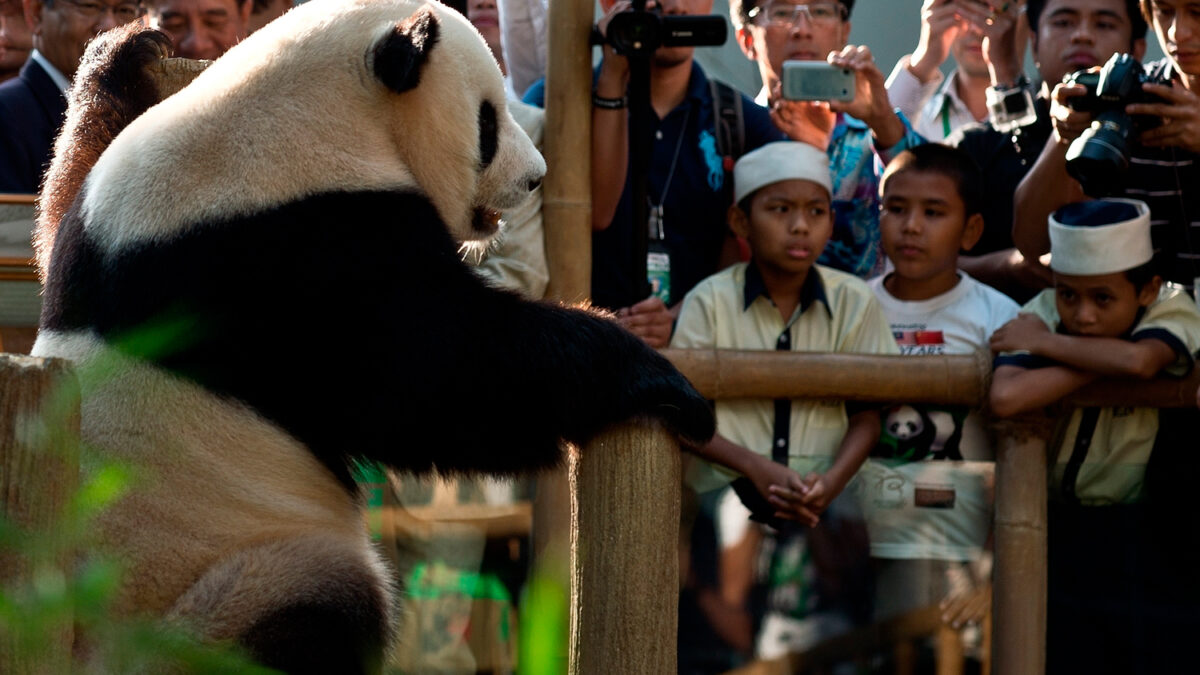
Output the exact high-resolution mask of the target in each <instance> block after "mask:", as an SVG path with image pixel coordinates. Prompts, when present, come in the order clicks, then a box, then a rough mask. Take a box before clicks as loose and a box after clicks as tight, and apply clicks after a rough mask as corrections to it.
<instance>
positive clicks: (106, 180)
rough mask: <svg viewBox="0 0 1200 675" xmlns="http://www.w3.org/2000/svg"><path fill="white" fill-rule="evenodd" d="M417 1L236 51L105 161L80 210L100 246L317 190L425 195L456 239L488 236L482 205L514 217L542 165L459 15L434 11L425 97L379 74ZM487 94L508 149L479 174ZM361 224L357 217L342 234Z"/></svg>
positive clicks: (306, 25) (300, 18)
mask: <svg viewBox="0 0 1200 675" xmlns="http://www.w3.org/2000/svg"><path fill="white" fill-rule="evenodd" d="M420 6H421V5H420V4H419V3H416V2H412V1H410V0H350V1H345V0H312V1H311V2H307V3H305V4H303V5H301V6H299V7H297V8H296V9H294V10H292V11H291V12H288V13H287V14H285V15H284V16H282V17H280V18H279V19H276V20H275V21H273V22H271V23H270V24H268V25H267V26H266V27H265V28H263V29H262V30H260V31H258V32H256V33H255V34H254V35H252V36H251V37H250V38H248V39H247V40H246V41H244V42H242V43H241V44H239V45H238V46H236V47H234V48H233V49H231V50H230V51H229V52H228V53H226V54H225V55H224V56H222V57H221V58H220V59H218V60H217V61H216V62H214V63H213V64H212V65H211V66H210V67H209V68H208V69H207V70H206V71H205V72H204V73H202V74H201V75H200V76H199V77H198V78H196V80H195V81H194V82H193V83H192V84H191V85H189V86H188V87H186V88H185V89H183V90H182V91H181V92H179V93H178V94H175V95H174V96H171V97H170V98H168V99H166V100H165V101H163V102H162V103H160V104H158V105H157V106H155V107H154V108H152V109H150V110H149V111H148V112H146V114H144V115H142V116H141V117H140V118H138V119H137V120H136V121H134V122H133V123H132V124H130V125H129V127H128V128H126V129H125V130H124V131H123V132H122V133H121V134H120V135H119V136H118V137H117V138H116V139H115V140H114V141H113V143H112V145H111V146H110V147H109V148H108V150H107V151H106V152H105V153H104V154H103V156H102V157H101V158H100V160H99V162H97V164H96V166H95V167H94V168H93V170H92V172H91V174H90V175H89V177H88V179H87V183H86V185H85V192H86V200H85V202H84V205H83V216H84V219H85V222H86V223H87V224H88V227H89V228H90V232H91V234H92V236H93V237H94V238H95V239H96V240H97V241H98V242H100V244H101V245H102V246H103V247H104V248H105V249H106V250H109V251H115V250H118V249H121V248H123V247H127V246H129V245H130V244H132V243H134V242H137V241H141V240H146V239H163V238H169V237H170V236H171V235H172V233H174V232H177V231H178V230H179V229H180V228H182V227H186V226H188V225H190V224H193V223H196V222H202V221H204V220H210V219H225V218H228V217H230V216H237V215H242V214H247V213H251V212H254V211H258V210H261V209H265V208H269V207H271V206H273V205H277V204H281V203H286V202H289V201H293V200H295V199H298V198H300V197H303V196H306V195H310V194H314V193H317V192H324V191H331V190H341V191H345V190H367V189H404V188H408V189H416V190H419V191H421V192H423V193H425V194H426V195H427V196H428V197H429V199H430V200H431V201H432V202H433V204H434V206H435V207H436V208H437V210H438V213H439V214H440V215H441V216H442V218H443V220H445V222H446V224H447V226H448V227H449V229H450V232H451V234H452V235H454V236H455V238H457V239H459V240H468V239H476V238H479V237H480V236H482V235H481V233H478V232H475V231H473V229H472V228H471V218H472V215H473V211H474V208H475V207H486V208H491V209H495V210H503V209H505V208H511V207H513V206H516V205H517V204H519V203H520V202H521V201H522V200H523V199H524V198H525V197H526V196H527V195H528V193H529V183H530V181H531V180H537V179H539V178H540V177H541V175H542V174H543V173H544V172H545V163H544V162H543V161H542V158H541V155H539V154H538V152H537V151H536V149H534V147H533V145H532V143H530V141H529V139H528V137H527V136H525V134H524V133H522V132H521V130H520V128H519V127H518V126H517V125H516V123H515V122H514V121H513V120H512V117H511V116H510V115H509V114H508V112H507V107H506V105H505V96H504V86H503V80H502V78H501V75H500V71H499V69H498V68H497V66H496V63H495V60H494V58H493V57H492V55H491V52H490V51H488V48H487V45H486V44H485V43H484V42H483V39H482V38H481V37H479V35H478V33H477V32H476V31H475V29H474V28H473V27H472V26H471V25H470V24H469V23H468V22H467V21H466V20H465V19H464V18H463V17H462V16H461V15H459V14H458V13H457V12H454V11H451V10H448V9H446V8H444V7H442V6H441V5H439V4H438V3H436V2H435V3H431V4H430V6H431V7H433V8H435V11H436V13H437V15H438V18H439V23H440V26H439V32H440V33H441V39H440V40H439V43H438V46H437V47H435V48H434V49H433V51H432V54H431V56H430V58H429V62H428V63H427V64H426V65H425V66H424V68H423V70H422V73H421V84H420V86H419V87H418V88H417V89H416V90H413V91H409V92H405V93H401V94H396V93H394V92H391V91H389V90H388V89H387V88H386V87H385V86H384V85H383V83H381V82H380V81H379V80H378V79H377V78H376V77H375V76H374V73H373V66H374V63H373V58H374V48H375V45H376V43H377V42H378V41H379V40H380V39H382V38H383V37H384V36H385V35H386V34H388V33H389V32H390V31H391V30H392V27H393V26H394V25H395V23H396V22H397V21H399V20H401V19H404V18H406V17H408V16H409V15H411V14H412V13H413V12H414V11H416V10H417V9H418V8H419V7H420ZM485 99H486V100H488V101H490V102H491V103H492V105H493V106H495V108H496V111H497V113H498V122H499V135H500V138H499V145H498V147H499V150H498V154H497V156H496V158H495V160H494V161H493V162H492V164H491V165H490V166H489V167H488V168H487V169H486V170H485V171H483V172H482V174H481V173H479V171H478V163H479V149H478V145H479V134H478V121H477V115H478V110H479V104H480V102H481V101H483V100H485ZM398 215H399V214H398ZM330 225H331V227H333V226H336V225H337V224H334V223H331V224H330ZM365 225H368V224H366V223H355V222H354V221H353V217H352V214H347V222H346V223H345V226H347V227H355V226H365ZM369 225H370V226H379V225H380V224H379V223H370V224H369ZM348 236H349V231H348Z"/></svg>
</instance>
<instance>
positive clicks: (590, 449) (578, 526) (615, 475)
mask: <svg viewBox="0 0 1200 675" xmlns="http://www.w3.org/2000/svg"><path fill="white" fill-rule="evenodd" d="M570 465H571V471H570V475H571V488H572V490H571V492H572V495H573V496H574V499H573V500H572V502H571V511H572V520H573V521H575V527H574V528H573V529H572V531H571V539H572V542H571V543H572V551H573V553H574V555H573V556H572V559H573V563H572V568H571V661H570V664H571V665H570V671H569V672H570V673H571V675H593V674H594V673H621V674H622V675H662V673H674V672H675V671H676V670H677V668H676V652H675V650H676V641H675V635H676V633H677V632H678V626H679V615H678V611H679V508H680V506H679V484H680V471H681V468H680V465H681V457H680V454H679V446H678V444H677V443H676V441H675V439H674V437H672V436H671V435H670V434H668V433H667V432H666V431H665V430H664V429H662V428H661V427H660V426H658V425H654V426H646V425H644V424H635V423H626V424H624V425H622V426H619V427H616V428H613V429H610V430H609V431H607V432H605V433H603V434H601V435H600V436H598V437H597V438H595V439H594V440H593V441H592V442H591V443H589V444H588V446H587V447H585V448H582V449H581V450H580V451H579V452H573V453H572V454H571V460H570Z"/></svg>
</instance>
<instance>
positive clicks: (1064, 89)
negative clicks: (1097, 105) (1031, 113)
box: [1050, 82, 1092, 152]
mask: <svg viewBox="0 0 1200 675" xmlns="http://www.w3.org/2000/svg"><path fill="white" fill-rule="evenodd" d="M1086 93H1087V87H1085V86H1083V85H1082V84H1066V83H1064V82H1060V83H1058V84H1056V85H1054V91H1052V92H1050V124H1051V126H1053V128H1054V135H1053V137H1052V140H1053V141H1054V142H1055V143H1056V144H1058V145H1059V146H1061V147H1062V150H1063V152H1066V149H1067V146H1069V145H1071V141H1074V140H1075V139H1076V138H1079V135H1080V134H1082V133H1083V132H1084V131H1086V130H1087V128H1088V127H1089V126H1091V125H1092V113H1090V112H1082V111H1079V110H1075V109H1074V108H1072V107H1071V105H1070V100H1071V99H1072V98H1075V97H1076V96H1083V95H1084V94H1086Z"/></svg>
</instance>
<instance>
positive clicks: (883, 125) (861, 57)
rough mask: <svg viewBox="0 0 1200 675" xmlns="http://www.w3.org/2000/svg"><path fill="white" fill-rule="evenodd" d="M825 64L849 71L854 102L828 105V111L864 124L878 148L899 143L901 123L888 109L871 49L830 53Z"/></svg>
mask: <svg viewBox="0 0 1200 675" xmlns="http://www.w3.org/2000/svg"><path fill="white" fill-rule="evenodd" d="M827 60H828V61H829V63H830V64H832V65H834V66H838V67H839V68H849V69H851V70H853V71H854V74H855V77H854V82H855V91H854V100H852V101H847V102H843V101H831V102H830V103H829V109H830V110H832V111H833V112H842V113H846V114H847V115H850V116H851V117H855V118H858V119H860V120H862V121H863V122H866V123H867V126H869V127H871V132H872V133H873V134H874V135H875V143H876V145H877V146H878V147H880V148H890V147H892V146H893V145H895V144H897V143H899V142H900V140H901V139H903V138H904V133H905V129H904V123H903V122H901V121H900V118H899V117H898V116H897V115H896V111H895V110H893V109H892V102H891V100H890V99H889V98H888V94H887V85H886V83H885V78H884V75H883V72H882V71H880V70H879V66H877V65H875V57H874V56H872V55H871V48H870V47H866V46H855V45H846V46H845V47H843V48H842V51H840V52H833V53H831V54H830V55H829V57H828V59H827Z"/></svg>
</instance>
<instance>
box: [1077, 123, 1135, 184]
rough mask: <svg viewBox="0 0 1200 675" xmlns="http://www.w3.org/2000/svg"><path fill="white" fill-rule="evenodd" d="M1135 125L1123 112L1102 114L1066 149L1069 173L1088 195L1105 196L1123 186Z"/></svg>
mask: <svg viewBox="0 0 1200 675" xmlns="http://www.w3.org/2000/svg"><path fill="white" fill-rule="evenodd" d="M1132 126H1133V121H1132V120H1130V118H1129V116H1128V115H1126V114H1124V113H1122V112H1117V111H1108V112H1105V113H1101V114H1100V115H1097V116H1096V120H1095V121H1094V122H1092V126H1091V127H1089V128H1088V129H1087V131H1084V132H1083V133H1082V134H1080V136H1079V138H1076V139H1075V140H1074V141H1073V142H1072V143H1071V147H1070V148H1068V149H1067V173H1069V174H1071V177H1073V178H1074V179H1075V180H1077V181H1079V184H1080V185H1081V186H1082V187H1083V191H1084V193H1086V194H1087V195H1088V196H1090V197H1104V196H1107V195H1111V194H1114V193H1116V192H1118V191H1119V190H1120V189H1121V188H1122V187H1123V185H1124V182H1125V171H1126V169H1128V167H1129V153H1128V141H1129V133H1130V130H1131V129H1132Z"/></svg>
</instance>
